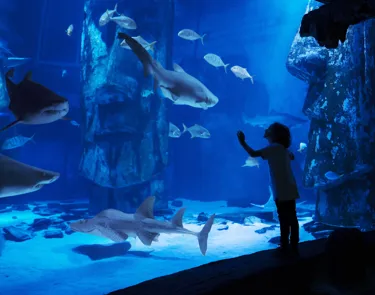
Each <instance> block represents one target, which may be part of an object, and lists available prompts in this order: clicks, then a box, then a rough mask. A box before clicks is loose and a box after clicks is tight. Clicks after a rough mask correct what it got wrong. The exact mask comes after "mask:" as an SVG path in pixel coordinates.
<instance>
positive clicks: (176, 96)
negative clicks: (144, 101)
mask: <svg viewBox="0 0 375 295" xmlns="http://www.w3.org/2000/svg"><path fill="white" fill-rule="evenodd" d="M160 87H161V88H163V89H165V90H167V91H168V93H169V97H170V98H171V99H172V101H174V102H175V101H177V99H178V98H179V97H180V95H179V94H178V93H175V92H173V90H172V89H171V88H168V87H163V86H160Z"/></svg>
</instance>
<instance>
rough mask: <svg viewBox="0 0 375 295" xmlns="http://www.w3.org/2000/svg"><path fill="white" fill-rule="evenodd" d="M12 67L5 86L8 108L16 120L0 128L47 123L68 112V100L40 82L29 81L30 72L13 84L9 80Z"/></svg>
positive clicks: (12, 71)
mask: <svg viewBox="0 0 375 295" xmlns="http://www.w3.org/2000/svg"><path fill="white" fill-rule="evenodd" d="M13 73H14V69H11V70H9V71H8V72H7V74H6V86H7V90H8V95H9V99H10V103H9V109H10V111H11V112H12V113H13V115H14V116H15V117H16V120H15V121H13V122H12V123H10V124H9V125H7V126H5V127H4V128H2V129H0V131H4V130H6V129H8V128H10V127H12V126H14V125H16V124H18V123H23V124H33V125H34V124H35V125H36V124H47V123H51V122H54V121H56V120H59V119H62V118H63V117H64V116H65V115H66V114H67V113H68V112H69V102H68V100H67V99H65V98H64V97H62V96H60V95H58V94H56V93H55V92H53V91H52V90H50V89H48V88H46V87H44V86H43V85H41V84H38V83H36V82H33V81H31V72H29V73H27V74H26V76H25V78H24V79H23V80H22V81H21V82H20V83H19V84H15V83H13V82H12V81H11V80H10V77H12V76H13Z"/></svg>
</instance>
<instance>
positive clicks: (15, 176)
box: [0, 154, 60, 198]
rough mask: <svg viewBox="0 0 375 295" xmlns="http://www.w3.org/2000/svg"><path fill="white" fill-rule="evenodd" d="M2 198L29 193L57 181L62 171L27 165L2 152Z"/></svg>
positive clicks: (0, 174) (0, 178)
mask: <svg viewBox="0 0 375 295" xmlns="http://www.w3.org/2000/svg"><path fill="white" fill-rule="evenodd" d="M0 167H1V169H0V198H5V197H11V196H18V195H23V194H28V193H31V192H35V191H38V190H40V189H41V188H42V187H43V186H44V185H47V184H51V183H53V182H55V181H56V180H57V179H59V177H60V173H58V172H53V171H48V170H44V169H40V168H37V167H34V166H30V165H26V164H24V163H21V162H18V161H16V160H14V159H12V158H9V157H7V156H4V155H2V154H0Z"/></svg>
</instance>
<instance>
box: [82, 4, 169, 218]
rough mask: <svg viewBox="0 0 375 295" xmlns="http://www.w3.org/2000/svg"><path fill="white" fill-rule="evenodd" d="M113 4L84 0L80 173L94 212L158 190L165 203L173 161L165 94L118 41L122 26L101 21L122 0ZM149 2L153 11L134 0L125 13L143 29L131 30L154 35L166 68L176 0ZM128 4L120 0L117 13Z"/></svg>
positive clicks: (126, 207) (127, 206) (129, 205)
mask: <svg viewBox="0 0 375 295" xmlns="http://www.w3.org/2000/svg"><path fill="white" fill-rule="evenodd" d="M110 2H111V1H107V2H106V3H105V5H106V6H107V7H106V8H105V7H99V6H98V5H99V4H98V2H97V1H93V0H86V2H85V7H84V10H85V19H84V23H83V32H82V46H81V62H82V70H81V82H82V101H81V105H82V111H83V117H84V134H83V137H84V150H83V153H82V158H81V163H80V171H81V173H82V175H83V176H84V177H85V178H86V179H88V180H89V181H90V185H89V186H90V188H89V197H90V208H91V211H92V212H93V213H95V212H98V211H100V210H103V209H106V208H108V207H110V208H116V209H120V210H123V211H130V210H133V208H134V207H135V206H137V205H139V204H140V203H141V201H142V199H144V198H145V197H147V196H148V195H155V196H156V197H157V200H158V202H157V204H164V206H165V202H162V201H161V199H162V195H163V192H164V177H163V172H164V168H165V166H166V164H167V160H168V122H167V120H166V107H165V100H163V99H161V97H159V96H158V95H157V94H155V93H153V92H151V91H152V79H151V78H150V77H148V78H145V77H144V76H143V69H142V66H141V63H140V62H139V61H138V59H137V58H136V56H135V55H134V53H133V52H131V51H130V50H126V49H124V48H121V47H120V40H118V39H116V35H117V32H119V31H121V30H123V29H121V28H119V27H118V26H116V24H115V23H114V22H109V23H108V24H107V25H106V26H103V27H99V25H98V20H99V18H100V15H101V14H102V13H103V12H105V11H106V9H107V8H108V9H113V7H114V6H115V4H116V1H112V2H113V3H112V4H111V3H110ZM144 2H147V9H148V13H147V17H145V15H144V13H145V10H144V9H145V7H141V5H145V3H143V2H142V3H134V4H133V3H132V5H131V9H130V10H129V6H127V8H126V9H127V10H126V13H128V14H130V15H128V16H129V17H131V18H133V19H134V20H135V21H136V23H137V30H136V31H130V30H129V31H126V32H127V33H128V34H130V35H132V36H137V35H141V36H142V37H143V38H145V39H146V40H149V42H151V41H154V40H156V41H157V43H156V46H155V53H154V58H156V59H157V60H158V61H159V62H161V63H162V64H163V65H164V66H165V65H166V64H170V63H171V48H172V30H173V13H174V7H173V0H157V1H151V0H150V1H144ZM148 2H149V3H148ZM108 5H109V6H108ZM102 6H103V5H102ZM124 7H125V6H124ZM124 7H122V6H121V4H119V9H118V11H119V13H123V11H121V9H124ZM103 32H105V33H106V36H104V35H105V34H104V33H103ZM151 39H152V40H151ZM145 92H148V94H149V95H148V96H145V95H144V93H145Z"/></svg>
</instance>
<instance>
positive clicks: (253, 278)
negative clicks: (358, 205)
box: [109, 231, 375, 295]
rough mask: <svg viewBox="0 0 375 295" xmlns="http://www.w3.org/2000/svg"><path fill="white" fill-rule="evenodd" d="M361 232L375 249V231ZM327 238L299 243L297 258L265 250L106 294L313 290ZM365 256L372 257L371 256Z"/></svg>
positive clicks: (199, 294) (187, 294)
mask: <svg viewBox="0 0 375 295" xmlns="http://www.w3.org/2000/svg"><path fill="white" fill-rule="evenodd" d="M362 236H363V238H364V240H365V247H366V249H371V248H372V249H375V231H373V232H367V233H363V234H362ZM345 239H347V237H346V236H344V240H345ZM326 241H327V239H321V240H316V241H310V242H304V243H301V244H300V258H291V257H289V258H283V257H281V256H280V255H278V253H277V250H267V251H262V252H258V253H254V254H251V255H245V256H241V257H237V258H232V259H225V260H221V261H216V262H212V263H209V264H206V265H202V266H199V267H195V268H192V269H189V270H185V271H181V272H178V273H175V274H172V275H168V276H164V277H159V278H156V279H153V280H150V281H146V282H143V283H140V284H138V285H135V286H132V287H129V288H126V289H122V290H118V291H114V292H111V293H110V294H109V295H133V294H134V295H148V294H150V295H155V294H158V295H169V294H177V295H203V294H204V295H208V294H232V295H234V294H278V295H280V294H288V295H290V294H300V295H301V294H313V293H310V290H311V285H312V283H313V280H314V278H316V277H317V275H316V274H317V273H320V272H321V271H322V270H324V269H325V265H326V262H327V254H326V253H325V244H326ZM334 244H335V245H337V244H338V245H342V244H343V243H342V242H341V241H339V242H337V243H334ZM344 244H347V243H344ZM352 244H353V243H352ZM354 244H356V243H354ZM340 251H341V250H339V252H340ZM350 251H351V250H350ZM335 252H336V250H335ZM344 252H345V251H344ZM366 252H367V251H366ZM372 252H374V251H372ZM341 253H343V251H341ZM345 255H346V254H344V256H345ZM366 260H367V261H369V260H371V261H372V262H373V261H374V260H373V256H372V257H369V256H366ZM358 294H360V293H358ZM373 294H375V292H374V293H373Z"/></svg>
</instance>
